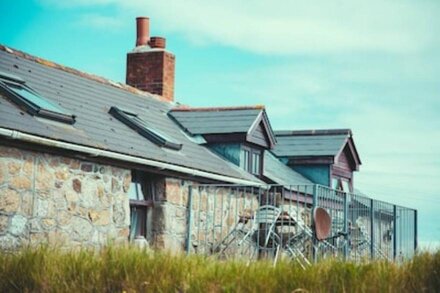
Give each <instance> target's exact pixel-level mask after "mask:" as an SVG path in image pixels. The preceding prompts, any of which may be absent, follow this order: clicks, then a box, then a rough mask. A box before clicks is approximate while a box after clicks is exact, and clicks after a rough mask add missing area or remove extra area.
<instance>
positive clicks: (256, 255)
mask: <svg viewBox="0 0 440 293" xmlns="http://www.w3.org/2000/svg"><path fill="white" fill-rule="evenodd" d="M189 188H190V190H189V199H188V205H189V209H188V211H189V212H188V227H187V236H186V237H187V238H186V250H187V253H196V254H204V255H215V256H217V257H218V258H220V259H229V258H234V259H236V258H242V259H245V260H247V261H252V260H256V259H262V258H268V259H271V260H273V261H274V262H276V261H278V260H279V259H282V258H289V259H292V260H294V261H297V262H298V263H300V264H301V265H302V266H307V265H308V264H310V263H312V262H315V261H318V260H320V259H323V258H327V257H340V258H344V259H346V260H353V261H360V260H362V259H378V258H382V259H388V260H400V259H403V258H409V257H411V256H412V255H413V254H414V252H415V249H416V247H417V211H416V210H413V209H409V208H405V207H401V206H397V205H393V204H390V203H386V202H382V201H378V200H374V199H371V198H369V197H367V196H364V195H359V194H353V193H344V192H341V191H337V190H333V189H330V188H328V187H325V186H320V185H291V186H280V185H267V186H266V185H264V186H238V185H198V186H190V187H189ZM317 208H319V209H317ZM318 210H319V211H320V212H321V213H324V216H325V217H324V222H325V220H326V219H327V221H329V223H327V224H328V225H327V226H326V227H327V228H330V227H331V228H330V231H320V230H319V229H318V228H319V227H320V226H322V225H321V223H315V221H316V219H317V218H316V217H315V216H314V212H315V213H316V212H317V211H318ZM320 221H321V220H320ZM321 222H322V221H321ZM324 224H326V223H324ZM324 226H325V225H324ZM324 232H328V233H325V237H320V234H322V233H324Z"/></svg>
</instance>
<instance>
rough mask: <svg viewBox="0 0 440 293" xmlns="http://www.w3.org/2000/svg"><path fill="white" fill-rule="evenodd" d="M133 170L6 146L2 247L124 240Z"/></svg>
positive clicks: (0, 159)
mask: <svg viewBox="0 0 440 293" xmlns="http://www.w3.org/2000/svg"><path fill="white" fill-rule="evenodd" d="M130 181H131V172H130V170H124V169H120V168H115V167H111V166H106V165H101V164H96V163H91V162H87V161H82V160H77V159H71V158H67V157H61V156H54V155H48V154H43V153H39V152H32V151H24V150H20V149H17V148H10V147H6V146H0V249H13V248H17V247H20V246H22V245H29V244H30V245H38V244H40V243H48V244H50V245H59V246H60V247H79V246H82V247H99V246H102V245H104V244H106V243H109V242H112V241H115V242H121V241H122V242H124V241H126V240H127V236H128V229H129V224H130V223H129V221H130V218H129V213H130V210H129V202H128V196H127V194H126V193H127V191H128V188H129V183H130Z"/></svg>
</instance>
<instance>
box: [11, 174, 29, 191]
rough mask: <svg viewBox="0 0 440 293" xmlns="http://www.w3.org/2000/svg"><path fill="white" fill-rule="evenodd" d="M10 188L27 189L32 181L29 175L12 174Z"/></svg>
mask: <svg viewBox="0 0 440 293" xmlns="http://www.w3.org/2000/svg"><path fill="white" fill-rule="evenodd" d="M9 186H10V187H11V188H14V189H17V190H28V189H30V188H31V186H32V182H31V180H30V179H29V177H26V176H14V177H12V179H11V183H10V184H9Z"/></svg>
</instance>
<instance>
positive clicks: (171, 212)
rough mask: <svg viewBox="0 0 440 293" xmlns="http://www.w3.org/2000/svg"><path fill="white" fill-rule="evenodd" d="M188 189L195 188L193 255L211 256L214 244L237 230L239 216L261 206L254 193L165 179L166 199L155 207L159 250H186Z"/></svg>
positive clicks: (191, 245) (192, 226)
mask: <svg viewBox="0 0 440 293" xmlns="http://www.w3.org/2000/svg"><path fill="white" fill-rule="evenodd" d="M189 186H192V187H193V192H192V206H191V213H192V221H191V243H190V250H191V252H193V253H194V252H195V253H208V254H209V253H211V252H212V249H213V248H214V247H215V245H216V244H218V243H219V242H221V240H222V239H223V238H225V237H226V236H227V235H228V233H229V232H230V231H231V230H232V229H233V228H234V226H235V225H236V224H237V221H238V219H239V217H240V216H242V215H246V214H248V215H250V214H252V212H253V211H254V210H255V209H256V208H257V207H258V200H257V197H256V196H255V195H253V194H251V193H245V192H242V191H240V192H239V191H237V190H235V191H232V190H231V189H229V188H226V187H206V186H202V185H199V184H198V183H197V182H193V181H186V180H179V179H173V178H166V179H165V180H164V187H165V188H164V200H163V202H161V204H160V205H156V207H155V212H156V214H155V215H154V217H153V218H154V221H156V223H155V224H153V226H154V227H155V229H156V233H155V237H154V238H155V239H154V242H155V245H156V247H161V248H165V249H167V250H170V251H184V250H185V248H186V246H185V242H186V237H187V234H188V215H189V209H188V194H189V192H188V191H189ZM159 213H160V215H159Z"/></svg>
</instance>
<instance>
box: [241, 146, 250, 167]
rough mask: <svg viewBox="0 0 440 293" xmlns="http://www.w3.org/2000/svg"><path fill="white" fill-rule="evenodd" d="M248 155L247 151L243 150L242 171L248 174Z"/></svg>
mask: <svg viewBox="0 0 440 293" xmlns="http://www.w3.org/2000/svg"><path fill="white" fill-rule="evenodd" d="M249 155H250V152H249V151H248V150H243V157H244V160H243V169H244V170H245V171H247V172H249V171H250V170H249V159H250V158H249Z"/></svg>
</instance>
